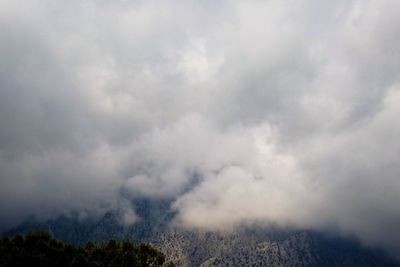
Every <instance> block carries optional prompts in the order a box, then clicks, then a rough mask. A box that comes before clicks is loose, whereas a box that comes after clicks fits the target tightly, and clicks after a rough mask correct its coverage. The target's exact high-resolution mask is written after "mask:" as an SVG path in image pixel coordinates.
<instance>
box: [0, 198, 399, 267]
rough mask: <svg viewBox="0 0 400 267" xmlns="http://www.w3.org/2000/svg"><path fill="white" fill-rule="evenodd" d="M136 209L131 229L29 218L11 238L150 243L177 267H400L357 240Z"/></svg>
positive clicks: (110, 218) (112, 219) (164, 206)
mask: <svg viewBox="0 0 400 267" xmlns="http://www.w3.org/2000/svg"><path fill="white" fill-rule="evenodd" d="M135 204H136V205H135V206H136V207H137V213H138V215H139V216H140V217H141V220H139V221H138V222H137V223H135V224H134V225H132V226H130V227H124V226H122V225H120V224H119V222H118V217H117V214H115V213H112V212H110V213H107V214H105V215H104V216H103V217H102V218H100V219H98V220H91V219H87V220H78V219H76V218H69V217H59V218H57V219H54V220H49V221H46V222H43V223H40V222H38V221H36V220H35V219H34V218H29V219H28V220H27V221H26V222H25V223H23V224H21V225H20V226H18V227H16V228H14V229H12V230H10V231H8V232H7V233H5V234H7V235H11V234H15V233H25V232H27V231H30V230H33V229H35V230H37V229H42V230H47V231H50V232H51V233H52V234H53V235H54V237H56V238H59V239H62V240H64V241H67V242H72V243H76V244H83V243H85V242H86V241H88V240H93V241H97V242H100V241H102V240H106V239H111V238H114V239H130V240H132V241H134V242H150V243H152V244H154V245H155V246H156V247H157V248H159V249H160V250H161V251H162V252H163V253H165V254H166V256H167V260H172V261H173V262H175V263H176V264H177V266H202V267H206V266H276V267H278V266H279V267H280V266H285V267H286V266H288V267H290V266H360V267H361V266H363V267H365V266H377V267H378V266H380V267H382V266H383V267H384V266H400V262H399V261H397V260H396V259H394V258H392V257H390V256H389V255H387V254H386V253H384V252H383V251H381V250H379V249H374V248H364V247H362V246H361V245H360V244H359V242H357V241H356V240H352V239H345V238H338V237H329V236H326V235H324V234H322V233H317V232H314V231H298V230H297V231H296V230H282V229H272V228H269V229H266V228H260V227H252V228H249V227H247V228H246V227H242V228H240V229H238V230H237V231H235V232H234V233H216V232H210V231H189V230H185V229H181V228H177V227H171V226H170V222H171V220H172V218H173V216H174V214H173V213H171V212H168V209H169V208H168V207H169V203H168V202H166V201H160V200H140V201H138V202H136V203H135Z"/></svg>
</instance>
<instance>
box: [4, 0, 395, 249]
mask: <svg viewBox="0 0 400 267" xmlns="http://www.w3.org/2000/svg"><path fill="white" fill-rule="evenodd" d="M398 10H400V3H399V2H398V1H395V0H384V1H378V0H368V1H356V0H353V1H335V2H332V3H325V2H324V3H322V2H321V1H314V0H301V1H291V0H287V1H275V0H270V1H256V0H254V1H245V2H244V1H229V2H228V1H185V2H182V1H168V2H166V1H133V0H132V1H119V2H118V1H106V0H104V1H90V0H86V1H68V3H67V2H54V1H50V0H49V1H47V0H44V1H35V0H28V1H18V0H17V1H7V0H6V1H2V2H1V3H0V181H1V186H0V217H1V224H2V225H1V227H2V228H6V227H10V226H12V225H14V224H16V223H18V222H19V221H21V220H22V219H23V218H24V217H25V216H27V215H29V214H35V215H36V216H38V217H40V218H49V217H52V216H57V215H59V214H69V213H78V214H79V215H80V216H95V215H98V214H101V213H102V212H104V211H106V210H109V209H119V210H121V214H123V216H122V219H123V220H124V222H125V223H132V222H134V221H135V215H134V212H133V210H132V207H130V204H129V201H130V200H132V199H135V198H138V197H156V198H169V199H170V198H171V197H172V198H174V199H175V201H174V203H173V205H172V207H171V208H172V209H174V210H176V211H177V217H176V220H177V222H179V223H181V224H183V225H185V226H186V227H195V228H196V227H200V228H207V229H211V230H220V229H233V228H234V227H236V226H238V225H241V224H254V223H257V224H264V225H268V224H278V225H281V226H289V227H304V228H312V229H320V230H321V229H322V230H324V229H329V230H332V229H334V230H335V231H337V232H339V233H343V234H346V235H355V236H357V237H358V238H360V239H361V240H363V241H364V242H365V243H366V244H374V245H376V244H377V245H382V246H384V247H386V248H389V249H393V250H395V251H397V252H398V251H400V243H399V242H398V240H400V236H399V234H398V233H399V232H400V231H399V227H398V225H400V208H399V206H398V203H400V179H399V177H400V165H399V164H398V161H399V158H400V142H399V140H398V137H399V136H400V126H398V125H399V124H398V123H397V121H398V119H397V116H398V114H400V109H399V105H398V103H399V101H400V75H399V73H398V70H399V69H400V49H399V47H400V16H399V14H398ZM133 209H134V207H133Z"/></svg>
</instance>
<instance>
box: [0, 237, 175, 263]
mask: <svg viewBox="0 0 400 267" xmlns="http://www.w3.org/2000/svg"><path fill="white" fill-rule="evenodd" d="M0 266H2V267H8V266H10V267H11V266H21V267H24V266H48V267H51V266H54V267H64V266H65V267H96V266H121V267H122V266H126V267H128V266H138V267H148V266H159V267H162V266H164V267H173V266H174V264H173V263H171V262H168V263H167V262H165V255H164V254H162V253H161V252H160V251H159V250H157V249H156V248H154V247H153V246H151V245H149V244H139V245H135V244H133V243H132V242H131V241H129V240H124V241H117V240H113V239H111V240H107V241H103V242H101V243H93V242H91V241H88V242H87V243H86V244H85V245H84V246H77V245H74V244H69V243H66V242H63V241H60V240H57V239H54V238H53V237H52V236H51V235H50V234H49V233H47V232H44V231H32V232H29V233H28V234H26V235H25V236H22V235H19V234H16V235H14V236H10V237H0Z"/></svg>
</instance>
